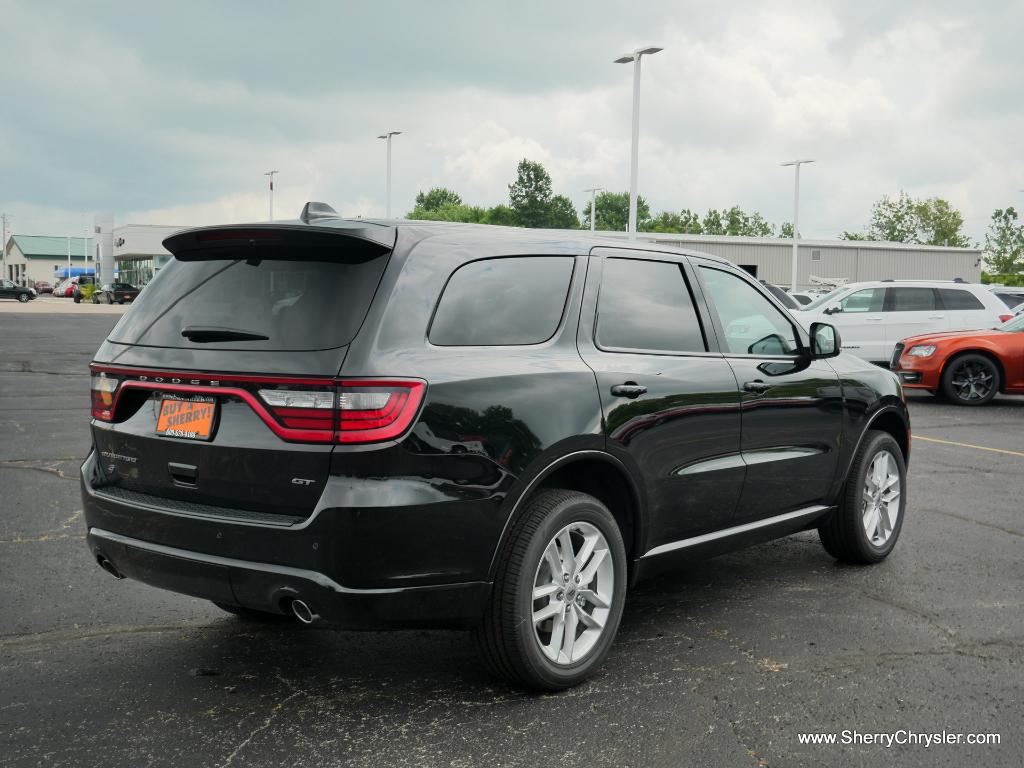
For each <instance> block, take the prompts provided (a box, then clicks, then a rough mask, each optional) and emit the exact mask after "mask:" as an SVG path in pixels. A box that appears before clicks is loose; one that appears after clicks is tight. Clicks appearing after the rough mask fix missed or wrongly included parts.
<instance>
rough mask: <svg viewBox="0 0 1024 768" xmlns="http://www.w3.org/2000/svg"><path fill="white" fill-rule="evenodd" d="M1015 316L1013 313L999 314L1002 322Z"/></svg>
mask: <svg viewBox="0 0 1024 768" xmlns="http://www.w3.org/2000/svg"><path fill="white" fill-rule="evenodd" d="M1013 318H1014V316H1013V315H1000V316H999V322H1000V323H1005V322H1006V321H1007V320H1013Z"/></svg>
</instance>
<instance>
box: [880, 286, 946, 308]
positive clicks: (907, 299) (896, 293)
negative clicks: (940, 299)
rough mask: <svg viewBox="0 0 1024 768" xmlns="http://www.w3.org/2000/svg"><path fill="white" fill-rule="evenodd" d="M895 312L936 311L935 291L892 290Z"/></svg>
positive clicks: (928, 289) (921, 289)
mask: <svg viewBox="0 0 1024 768" xmlns="http://www.w3.org/2000/svg"><path fill="white" fill-rule="evenodd" d="M889 290H890V291H891V292H892V295H893V299H892V310H893V312H930V311H932V310H933V309H935V291H934V290H932V289H931V288H890V289H889Z"/></svg>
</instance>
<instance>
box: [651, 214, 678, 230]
mask: <svg viewBox="0 0 1024 768" xmlns="http://www.w3.org/2000/svg"><path fill="white" fill-rule="evenodd" d="M644 231H645V232H682V231H683V220H682V218H681V217H680V216H679V214H678V213H672V211H662V212H661V213H659V214H658V215H657V216H655V217H654V218H653V219H651V221H650V223H649V224H648V225H647V226H646V227H644Z"/></svg>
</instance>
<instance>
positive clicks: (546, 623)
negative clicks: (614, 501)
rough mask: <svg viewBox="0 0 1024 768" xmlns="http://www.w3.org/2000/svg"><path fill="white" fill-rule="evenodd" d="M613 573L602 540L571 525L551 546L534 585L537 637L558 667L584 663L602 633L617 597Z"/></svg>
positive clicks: (581, 525) (593, 530)
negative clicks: (614, 596) (615, 595)
mask: <svg viewBox="0 0 1024 768" xmlns="http://www.w3.org/2000/svg"><path fill="white" fill-rule="evenodd" d="M615 586H616V585H615V568H614V565H613V563H612V554H611V551H610V550H609V547H608V542H607V540H606V539H605V537H604V534H602V533H601V531H600V530H599V529H598V528H597V527H596V526H594V525H592V524H590V523H585V522H575V523H570V524H569V525H567V526H565V527H564V528H562V530H560V531H559V532H558V533H557V534H555V536H554V537H553V538H552V539H551V541H550V542H548V545H547V546H546V547H545V548H544V553H543V554H542V555H541V559H540V563H538V564H537V572H536V575H535V576H534V581H533V596H532V610H533V633H534V637H535V638H536V640H537V643H538V645H539V646H540V649H541V651H542V652H543V653H544V655H545V656H546V657H547V658H548V659H549V660H550V661H552V662H554V663H555V664H560V665H568V664H574V663H576V662H578V661H581V660H582V659H584V658H585V657H586V656H587V654H589V653H590V652H591V651H592V650H593V649H594V647H595V645H596V644H597V641H598V639H600V637H601V635H602V634H603V633H604V629H605V624H606V623H607V620H608V614H609V612H610V608H611V605H612V597H613V595H614V593H615Z"/></svg>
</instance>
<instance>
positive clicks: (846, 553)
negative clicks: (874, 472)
mask: <svg viewBox="0 0 1024 768" xmlns="http://www.w3.org/2000/svg"><path fill="white" fill-rule="evenodd" d="M882 451H887V452H888V453H889V454H890V455H891V457H892V460H894V461H895V465H896V467H895V468H896V470H897V472H898V474H899V487H900V498H899V504H898V510H897V517H896V521H895V523H894V524H893V525H892V531H891V533H890V534H889V537H888V539H887V540H886V541H885V542H884V543H882V544H880V545H879V544H875V543H874V542H872V541H871V539H869V538H868V533H867V531H866V530H865V525H864V514H865V513H864V494H865V484H866V482H867V475H868V470H869V469H870V467H871V462H872V460H873V459H874V458H875V457H876V456H877V455H878V454H879V453H880V452H882ZM906 508H907V465H906V462H905V461H904V459H903V451H901V450H900V446H899V444H898V443H897V442H896V441H895V440H894V439H893V437H892V435H890V434H889V433H888V432H880V431H877V430H871V431H869V432H868V433H867V434H866V435H865V436H864V440H863V441H862V442H861V446H860V449H859V450H858V451H857V456H856V457H855V458H854V460H853V465H852V466H851V467H850V474H849V476H848V477H847V479H846V486H845V487H844V488H843V493H842V497H841V499H840V502H839V506H838V507H837V508H836V510H835V511H834V512H833V513H832V515H831V516H830V517H829V518H828V520H827V521H826V522H825V523H823V524H822V525H821V526H819V527H818V536H819V537H820V538H821V545H822V546H823V547H824V548H825V551H826V552H828V553H829V554H830V555H832V557H834V558H836V559H837V560H842V561H844V562H847V563H856V564H860V565H869V564H871V563H877V562H879V561H881V560H884V559H885V558H886V557H887V556H888V555H889V553H890V552H892V550H893V547H895V546H896V541H897V540H898V539H899V537H900V531H901V530H902V529H903V518H904V517H905V513H906Z"/></svg>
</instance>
